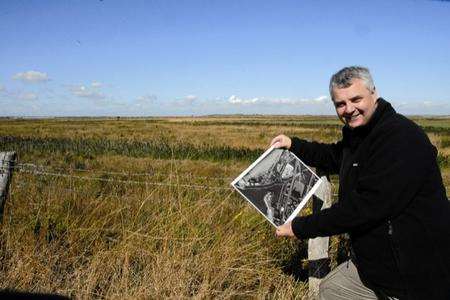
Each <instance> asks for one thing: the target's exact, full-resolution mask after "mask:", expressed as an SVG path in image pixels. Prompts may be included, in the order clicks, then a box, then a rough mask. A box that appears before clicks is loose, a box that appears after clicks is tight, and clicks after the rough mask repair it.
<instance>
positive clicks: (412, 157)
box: [292, 126, 436, 238]
mask: <svg viewBox="0 0 450 300" xmlns="http://www.w3.org/2000/svg"><path fill="white" fill-rule="evenodd" d="M394 127H397V128H394ZM394 127H392V126H391V127H389V128H387V127H385V128H384V129H381V130H380V133H379V134H378V135H377V137H376V138H375V139H374V140H373V142H372V145H371V147H370V148H368V149H369V153H368V155H367V157H368V158H367V160H366V162H365V166H363V169H362V170H359V175H358V177H357V181H356V183H355V184H354V188H353V189H352V190H351V191H350V192H347V193H345V195H346V196H345V197H346V199H339V201H338V202H337V203H335V204H334V205H332V206H331V207H330V208H328V209H324V210H321V211H320V212H318V213H317V214H313V215H309V216H305V217H297V218H295V219H294V220H293V222H292V229H293V232H294V234H295V235H296V236H297V237H298V238H313V237H317V236H330V235H334V234H340V233H344V232H352V231H355V230H365V229H368V228H371V227H372V226H375V225H377V224H379V223H380V222H382V221H384V220H386V219H387V218H392V217H395V216H396V215H398V214H400V213H401V212H402V211H403V210H404V209H405V207H406V206H407V205H408V204H409V202H410V201H411V200H412V199H413V198H414V197H415V195H416V194H417V193H418V192H419V191H420V188H421V186H422V184H423V183H424V181H425V179H426V176H427V173H428V172H430V170H431V167H432V166H433V165H432V164H433V163H434V164H435V163H436V149H435V148H434V147H433V146H432V145H431V143H430V142H429V140H428V138H427V136H426V135H425V133H424V132H423V131H422V130H421V129H419V128H415V127H413V126H408V128H406V129H405V128H404V127H401V126H394Z"/></svg>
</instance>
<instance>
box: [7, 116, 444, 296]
mask: <svg viewBox="0 0 450 300" xmlns="http://www.w3.org/2000/svg"><path fill="white" fill-rule="evenodd" d="M255 120H256V121H258V122H267V123H270V124H271V125H267V126H264V125H255V124H251V123H252V122H254V121H255ZM277 120H281V121H282V122H285V123H286V122H310V123H311V124H314V122H316V123H317V122H319V121H320V119H318V118H317V117H316V118H313V117H304V118H300V117H293V116H289V117H261V116H255V117H245V118H237V117H221V118H218V117H210V118H195V121H202V122H206V123H205V124H200V125H199V124H190V122H191V123H192V121H193V119H191V118H168V119H164V120H161V121H158V120H154V119H152V120H145V119H138V120H114V119H109V120H91V119H89V120H85V119H68V120H64V119H61V120H58V119H57V120H25V121H17V120H15V121H14V120H0V130H1V132H2V134H3V135H4V136H5V135H8V136H18V137H19V136H22V137H26V136H32V137H42V138H46V137H47V138H49V137H56V138H61V137H68V138H80V139H86V138H98V137H101V138H106V139H111V140H117V139H125V140H137V141H148V140H156V141H158V140H162V139H168V140H169V141H170V143H174V144H175V143H183V142H189V143H190V144H193V145H195V144H197V143H198V144H206V145H216V146H220V145H228V146H232V147H247V148H252V149H260V148H261V149H263V148H265V147H266V146H267V145H268V143H269V142H270V139H271V138H272V137H273V136H274V135H276V134H278V133H281V132H283V133H287V134H289V135H300V136H303V137H306V138H308V139H319V140H321V141H328V142H329V141H333V140H337V139H339V131H338V130H336V129H334V128H333V127H330V128H328V127H327V128H325V129H324V128H320V129H319V128H318V129H316V130H315V129H314V128H311V127H310V126H309V127H308V126H307V127H304V128H302V127H301V126H300V127H299V126H286V125H283V126H277V125H273V123H274V122H276V121H277ZM211 121H215V122H217V121H220V122H231V123H232V122H233V121H236V122H237V121H239V122H240V125H236V126H234V125H233V124H230V125H214V124H207V122H211ZM242 121H245V122H248V123H249V124H247V125H245V124H244V125H243V124H242ZM421 122H424V123H425V125H427V124H428V123H427V122H429V123H430V122H435V123H436V122H439V123H436V124H438V125H439V126H440V127H439V128H441V127H442V126H445V124H447V123H445V122H449V121H448V120H441V119H439V120H437V121H436V120H434V121H430V120H421ZM324 123H326V124H332V125H333V124H334V125H335V124H337V123H336V121H335V120H334V119H332V118H325V119H324ZM435 123H433V124H431V125H435ZM449 123H450V122H449ZM442 124H444V125H442ZM428 125H429V124H428ZM436 126H437V125H436ZM449 136H450V133H449V132H446V131H442V132H441V131H436V132H433V133H430V139H431V140H432V142H433V143H434V144H435V145H436V146H437V147H438V148H439V151H440V153H442V154H443V155H447V157H448V154H449V145H448V139H449ZM4 150H16V151H18V152H19V160H20V162H21V163H24V162H33V163H35V164H37V165H40V166H41V167H42V168H43V169H42V170H44V171H47V172H51V173H62V174H69V175H72V176H78V177H82V178H75V177H56V176H47V175H41V176H36V175H35V174H32V173H26V172H18V170H17V171H16V172H15V174H14V178H13V182H12V185H11V192H10V198H9V199H8V202H7V204H6V207H5V213H4V219H3V224H2V227H1V231H0V242H1V243H0V246H1V247H0V257H1V271H0V282H1V285H0V288H2V289H5V288H9V289H17V290H27V291H34V292H52V293H60V294H64V295H69V296H72V297H75V298H80V299H85V298H86V299H87V298H89V299H90V298H108V299H119V298H120V299H122V298H128V299H134V298H138V299H139V298H166V297H168V298H289V299H291V298H303V297H305V295H306V292H307V285H306V283H304V282H301V281H296V280H295V279H294V278H293V277H292V276H291V275H289V274H286V273H285V272H283V270H284V269H286V266H287V265H288V264H289V263H290V262H291V259H292V256H293V255H294V254H295V253H297V251H298V248H299V247H300V248H301V247H305V243H304V242H301V243H298V242H297V241H290V240H277V239H275V237H274V229H273V228H272V227H271V226H270V225H269V224H268V223H267V222H266V221H265V220H264V219H263V218H262V217H261V216H260V215H259V214H258V213H257V212H255V210H254V209H253V208H251V207H250V206H249V205H248V204H247V203H246V202H245V201H244V200H242V199H241V197H240V196H238V195H237V194H236V193H234V192H233V191H232V190H231V189H230V188H229V182H230V181H231V179H232V178H234V177H235V176H236V175H238V174H239V173H240V172H241V171H242V170H243V169H244V168H245V167H246V166H247V165H248V163H249V161H247V160H236V159H234V160H233V159H232V160H224V161H213V160H211V159H206V158H205V159H197V160H188V159H183V160H175V159H155V158H151V157H128V156H122V155H112V154H99V155H83V156H77V155H75V154H74V153H70V152H69V153H60V152H55V153H52V154H51V155H49V154H47V153H38V152H27V151H24V150H23V149H3V148H0V151H4ZM76 169H78V170H76ZM442 171H443V177H444V181H445V184H446V187H447V190H448V189H449V186H450V175H449V174H450V171H449V168H448V166H446V167H445V168H443V170H442ZM133 174H135V175H133ZM136 174H137V175H136ZM83 178H84V179H83ZM89 178H100V179H101V180H96V179H89ZM333 179H334V181H335V180H336V178H333ZM115 180H118V181H119V180H120V181H121V182H118V181H115ZM127 181H132V182H134V183H132V182H128V183H126V182H127ZM150 182H159V183H164V184H167V185H166V186H158V185H156V186H155V185H151V184H149V183H150ZM145 183H147V184H145ZM186 184H188V185H196V186H206V187H205V188H186V187H185V186H184V185H186ZM208 186H210V187H215V188H219V189H210V188H208ZM337 245H338V239H336V238H334V239H333V246H332V249H331V250H332V253H333V257H335V256H336V255H337V254H336V253H337V250H338V249H337V247H338V246H337ZM335 263H336V261H335V260H333V264H335Z"/></svg>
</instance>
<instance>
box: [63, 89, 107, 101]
mask: <svg viewBox="0 0 450 300" xmlns="http://www.w3.org/2000/svg"><path fill="white" fill-rule="evenodd" d="M70 92H71V93H72V95H74V96H77V97H80V98H87V99H91V100H103V99H105V98H106V96H105V95H104V94H102V93H100V92H99V91H97V90H96V89H93V88H92V87H87V86H84V85H76V86H72V87H71V88H70Z"/></svg>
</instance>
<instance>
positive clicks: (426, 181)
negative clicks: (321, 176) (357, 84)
mask: <svg viewBox="0 0 450 300" xmlns="http://www.w3.org/2000/svg"><path fill="white" fill-rule="evenodd" d="M377 101H378V106H377V109H376V111H375V112H374V114H373V116H372V118H371V119H370V121H369V123H368V124H366V125H365V126H361V127H358V128H355V129H353V130H351V129H350V128H348V127H346V126H344V128H343V130H342V132H343V138H342V140H341V141H339V142H337V143H335V144H322V143H316V142H308V141H305V140H301V139H298V138H292V146H291V149H290V150H291V151H292V152H293V153H295V154H296V155H297V156H298V157H299V158H300V159H302V160H303V161H304V162H305V163H307V164H309V165H311V166H313V167H318V168H321V169H322V170H325V171H328V172H329V173H330V174H339V199H338V202H337V203H335V204H334V205H332V206H331V207H330V208H328V209H324V210H322V211H320V212H319V213H317V214H314V215H309V216H306V217H297V218H295V219H294V220H293V221H292V229H293V231H294V234H295V235H296V236H297V237H298V238H303V239H304V238H314V237H317V236H330V235H334V234H341V233H349V234H350V239H351V244H352V249H353V253H354V257H353V258H352V259H353V260H354V262H355V264H356V266H357V268H358V273H359V274H360V276H361V279H362V280H363V282H364V283H365V284H366V285H368V286H369V287H371V288H373V289H374V290H377V291H381V292H383V293H385V294H387V295H390V296H397V297H400V298H401V299H450V202H449V201H448V199H447V197H446V194H445V188H444V185H443V183H442V177H441V173H440V170H439V167H438V164H437V161H436V156H437V151H436V148H435V147H434V146H433V145H432V144H431V143H430V141H429V139H428V137H427V135H426V134H425V133H424V132H423V130H422V129H421V128H420V127H419V126H417V125H416V124H415V123H414V122H412V121H410V120H408V119H407V118H405V117H404V116H402V115H400V114H397V113H396V112H395V110H394V109H393V108H392V107H391V105H390V104H389V103H388V102H386V101H385V100H383V99H382V98H379V99H378V100H377Z"/></svg>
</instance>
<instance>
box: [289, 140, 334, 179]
mask: <svg viewBox="0 0 450 300" xmlns="http://www.w3.org/2000/svg"><path fill="white" fill-rule="evenodd" d="M291 141H292V145H291V148H290V151H291V152H292V153H294V154H295V155H297V157H298V158H300V159H301V160H302V161H304V162H305V163H306V164H307V165H309V166H311V167H316V168H319V169H321V170H323V171H324V172H326V173H328V174H330V175H332V174H338V173H339V168H340V165H341V159H342V142H341V141H339V142H337V143H334V144H323V143H317V142H308V141H306V140H302V139H299V138H296V137H293V138H291Z"/></svg>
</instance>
